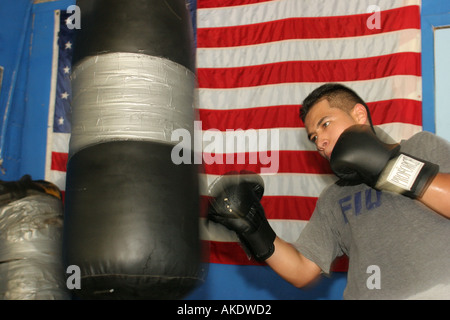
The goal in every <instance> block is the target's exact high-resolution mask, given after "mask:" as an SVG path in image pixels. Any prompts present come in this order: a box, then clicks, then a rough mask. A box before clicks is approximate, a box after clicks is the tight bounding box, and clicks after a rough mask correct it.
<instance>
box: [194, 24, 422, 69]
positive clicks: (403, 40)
mask: <svg viewBox="0 0 450 320" xmlns="http://www.w3.org/2000/svg"><path fill="white" fill-rule="evenodd" d="M420 50H421V48H420V30H417V29H404V30H399V31H392V32H386V33H382V34H375V35H370V36H361V37H348V38H339V39H312V40H311V39H304V40H302V39H295V40H283V41H276V42H269V43H263V44H257V45H250V46H239V47H225V48H198V49H197V61H198V62H197V67H198V68H233V67H242V66H255V65H261V64H268V63H277V62H283V61H297V60H302V61H317V60H341V59H358V58H367V57H376V56H381V55H388V54H394V53H400V52H420Z"/></svg>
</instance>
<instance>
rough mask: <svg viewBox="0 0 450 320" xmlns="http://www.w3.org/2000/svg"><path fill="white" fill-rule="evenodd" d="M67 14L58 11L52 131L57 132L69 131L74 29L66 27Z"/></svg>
mask: <svg viewBox="0 0 450 320" xmlns="http://www.w3.org/2000/svg"><path fill="white" fill-rule="evenodd" d="M69 16H70V14H68V13H67V12H65V11H61V13H60V30H59V35H58V48H59V55H58V57H59V58H58V76H57V80H56V81H57V82H56V97H55V116H54V119H53V131H54V132H58V133H70V131H71V124H70V120H71V117H70V115H71V101H72V89H71V83H70V74H71V71H72V52H73V39H74V33H75V30H76V29H69V28H68V27H67V23H66V21H67V18H68V17H69Z"/></svg>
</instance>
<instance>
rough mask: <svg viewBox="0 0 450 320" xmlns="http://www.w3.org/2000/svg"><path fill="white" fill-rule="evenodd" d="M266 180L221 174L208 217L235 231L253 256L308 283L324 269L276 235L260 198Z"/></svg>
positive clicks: (293, 279) (212, 192) (283, 274)
mask: <svg viewBox="0 0 450 320" xmlns="http://www.w3.org/2000/svg"><path fill="white" fill-rule="evenodd" d="M263 183H264V182H263V180H262V179H261V177H259V176H257V175H238V176H236V175H228V176H226V175H225V176H222V177H219V178H218V179H217V180H216V181H215V182H214V183H213V184H212V185H211V187H210V195H211V196H212V198H211V206H210V208H209V212H208V218H209V220H210V221H214V222H217V223H220V224H222V225H223V226H225V227H226V228H228V229H229V230H232V231H234V232H236V234H237V236H238V238H239V240H240V242H241V243H242V245H243V247H244V248H245V249H246V251H247V253H250V254H251V256H252V257H253V258H254V259H256V260H258V261H265V262H266V263H267V264H268V265H269V266H270V267H271V268H272V269H273V270H274V271H275V272H276V273H278V274H279V275H280V276H281V277H282V278H284V279H285V280H287V281H288V282H290V283H291V284H293V285H294V286H296V287H302V286H305V285H307V284H309V283H310V282H311V281H313V280H314V279H316V278H317V276H319V275H320V272H321V270H320V268H319V267H318V266H317V265H316V264H315V263H313V262H312V261H310V260H308V259H306V258H305V257H303V256H302V255H301V254H300V252H298V251H297V249H295V248H294V247H293V246H292V245H291V244H289V243H287V242H285V241H283V240H282V239H280V238H278V237H277V236H276V234H275V232H274V231H273V229H272V228H271V226H270V224H269V222H268V220H267V218H266V216H265V212H264V208H263V207H262V206H261V203H260V202H259V200H260V199H261V197H262V194H263V192H264V185H263Z"/></svg>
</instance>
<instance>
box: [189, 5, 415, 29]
mask: <svg viewBox="0 0 450 320" xmlns="http://www.w3.org/2000/svg"><path fill="white" fill-rule="evenodd" d="M316 4H317V5H316ZM373 5H376V6H378V7H379V8H380V10H381V11H383V10H389V9H395V8H399V7H404V6H409V5H420V0H378V1H376V0H347V1H341V0H321V1H320V5H319V4H318V2H316V3H314V5H312V3H311V1H299V0H277V1H267V2H261V3H255V4H249V5H245V6H232V7H223V8H204V9H203V8H199V9H198V10H197V26H198V28H217V27H230V26H238V25H247V24H255V23H261V22H266V21H275V20H280V19H288V18H296V17H326V16H330V17H332V16H343V15H355V14H365V13H369V12H371V11H370V10H369V7H370V6H373Z"/></svg>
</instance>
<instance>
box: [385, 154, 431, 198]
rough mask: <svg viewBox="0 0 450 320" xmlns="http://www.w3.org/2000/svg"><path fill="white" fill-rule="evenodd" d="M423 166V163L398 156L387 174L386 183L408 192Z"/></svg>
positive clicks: (402, 155)
mask: <svg viewBox="0 0 450 320" xmlns="http://www.w3.org/2000/svg"><path fill="white" fill-rule="evenodd" d="M423 166H424V163H423V162H421V161H418V160H416V159H413V158H411V157H408V156H406V155H404V154H400V155H399V156H398V158H397V160H396V161H395V164H394V167H393V168H392V170H391V172H389V175H388V177H387V181H388V182H390V183H392V184H394V185H396V186H399V187H400V188H403V189H405V190H408V191H410V190H411V187H412V186H413V184H414V181H416V178H417V175H418V174H419V172H420V170H422V167H423Z"/></svg>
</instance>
